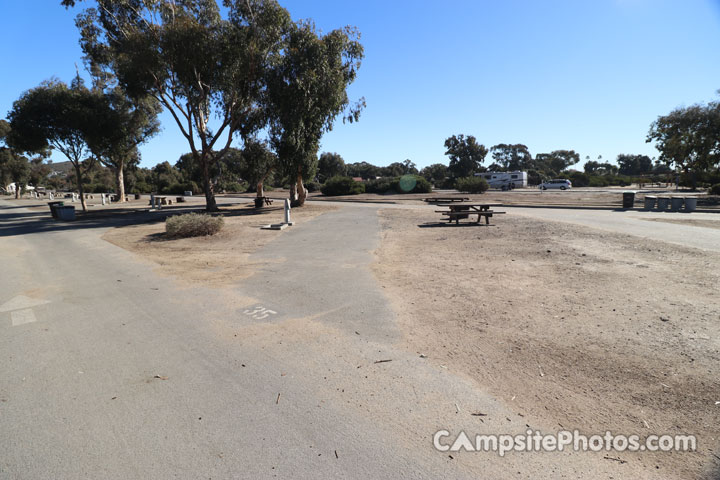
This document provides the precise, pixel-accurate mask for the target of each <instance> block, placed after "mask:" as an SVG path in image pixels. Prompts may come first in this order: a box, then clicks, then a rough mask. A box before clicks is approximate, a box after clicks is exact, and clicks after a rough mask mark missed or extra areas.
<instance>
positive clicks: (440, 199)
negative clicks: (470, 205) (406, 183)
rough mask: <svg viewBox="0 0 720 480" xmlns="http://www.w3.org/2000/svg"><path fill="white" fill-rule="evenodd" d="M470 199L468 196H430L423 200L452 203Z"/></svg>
mask: <svg viewBox="0 0 720 480" xmlns="http://www.w3.org/2000/svg"><path fill="white" fill-rule="evenodd" d="M467 200H470V199H469V198H468V197H428V198H423V201H425V202H427V203H450V202H465V201H467Z"/></svg>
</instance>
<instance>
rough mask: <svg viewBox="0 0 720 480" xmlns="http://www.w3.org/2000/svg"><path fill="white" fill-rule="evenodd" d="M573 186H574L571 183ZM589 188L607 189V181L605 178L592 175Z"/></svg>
mask: <svg viewBox="0 0 720 480" xmlns="http://www.w3.org/2000/svg"><path fill="white" fill-rule="evenodd" d="M573 186H575V184H574V183H573ZM589 186H590V187H607V186H608V181H607V179H606V178H605V177H601V176H599V175H593V176H591V177H590V185H589Z"/></svg>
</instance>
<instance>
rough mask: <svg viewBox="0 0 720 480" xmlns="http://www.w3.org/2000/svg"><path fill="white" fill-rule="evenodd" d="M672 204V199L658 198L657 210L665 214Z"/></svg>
mask: <svg viewBox="0 0 720 480" xmlns="http://www.w3.org/2000/svg"><path fill="white" fill-rule="evenodd" d="M669 204H670V197H658V202H657V209H658V210H659V211H661V212H664V211H665V210H667V209H668V205H669Z"/></svg>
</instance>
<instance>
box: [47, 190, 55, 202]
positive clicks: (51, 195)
mask: <svg viewBox="0 0 720 480" xmlns="http://www.w3.org/2000/svg"><path fill="white" fill-rule="evenodd" d="M48 196H49V197H50V201H51V202H52V201H53V200H55V196H54V195H53V193H52V192H50V193H48Z"/></svg>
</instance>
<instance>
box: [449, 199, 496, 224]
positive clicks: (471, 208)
mask: <svg viewBox="0 0 720 480" xmlns="http://www.w3.org/2000/svg"><path fill="white" fill-rule="evenodd" d="M438 206H439V207H447V208H448V209H447V210H435V212H437V213H441V214H442V215H444V216H447V218H448V223H452V221H453V220H455V224H456V225H457V224H459V223H460V220H461V219H464V218H470V215H477V222H475V223H478V224H479V223H480V219H481V218H482V217H485V224H486V225H490V217H492V216H493V214H502V213H505V212H496V211H494V210H491V209H490V208H491V207H499V206H502V204H501V203H467V202H462V203H446V204H440V205H438Z"/></svg>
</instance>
